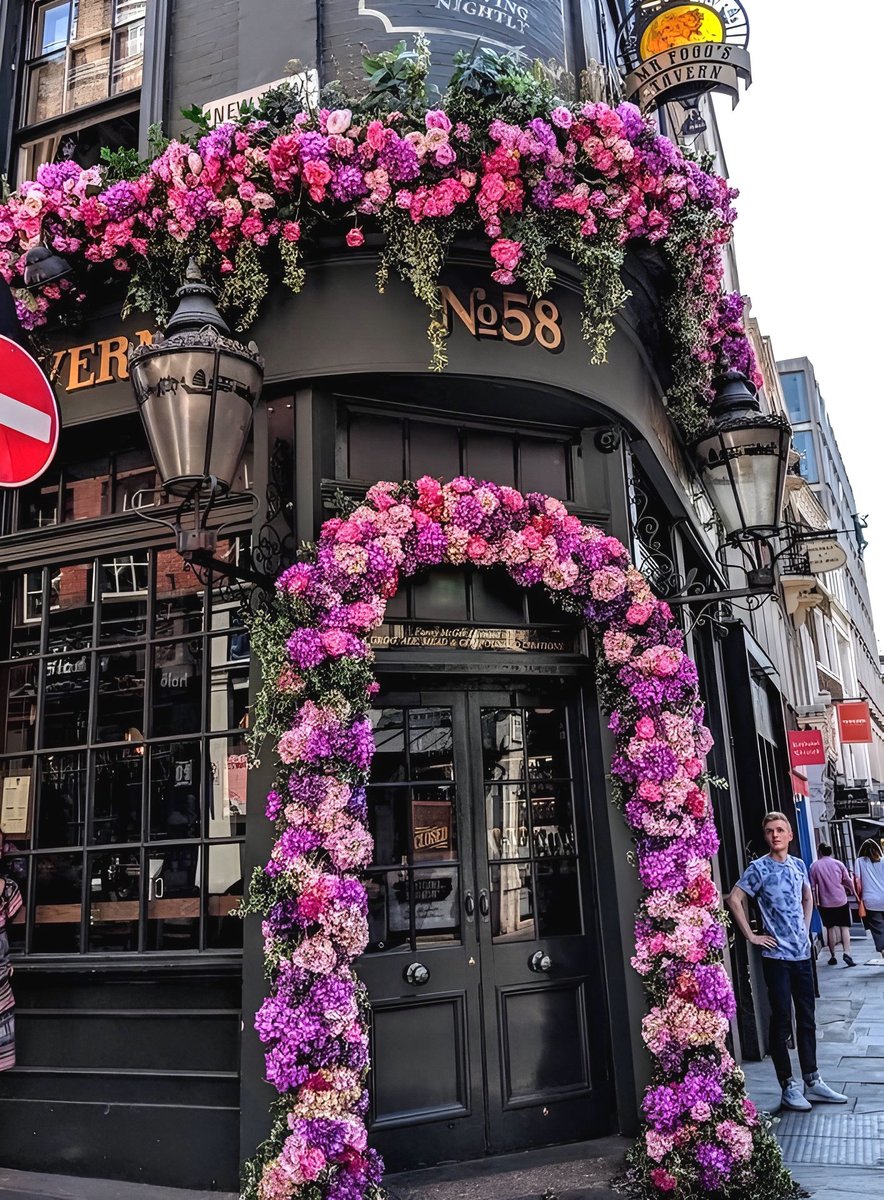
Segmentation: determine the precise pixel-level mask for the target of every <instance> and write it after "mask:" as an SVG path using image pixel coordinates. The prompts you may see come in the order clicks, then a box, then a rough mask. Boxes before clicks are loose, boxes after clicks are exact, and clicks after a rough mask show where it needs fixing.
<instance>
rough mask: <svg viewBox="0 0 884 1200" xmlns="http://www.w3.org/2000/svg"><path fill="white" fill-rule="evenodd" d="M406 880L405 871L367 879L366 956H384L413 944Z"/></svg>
mask: <svg viewBox="0 0 884 1200" xmlns="http://www.w3.org/2000/svg"><path fill="white" fill-rule="evenodd" d="M407 879H408V876H407V873H406V872H405V871H372V872H371V874H370V875H369V876H368V878H367V879H366V881H365V891H366V894H367V896H368V946H367V948H366V953H367V954H382V953H383V952H384V951H385V950H397V949H399V948H400V947H402V946H407V945H409V944H410V941H411V935H410V932H409V922H408V904H407V898H408V882H407ZM403 904H404V907H403Z"/></svg>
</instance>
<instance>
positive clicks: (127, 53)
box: [18, 0, 147, 181]
mask: <svg viewBox="0 0 884 1200" xmlns="http://www.w3.org/2000/svg"><path fill="white" fill-rule="evenodd" d="M146 7H147V5H146V0H43V2H42V3H36V4H34V5H33V6H32V8H31V19H30V29H29V31H28V39H27V49H26V59H25V67H24V81H23V86H22V101H21V105H22V107H21V113H20V120H19V129H20V135H19V161H18V178H19V181H24V180H28V179H33V178H34V175H35V173H36V170H37V167H39V166H40V164H41V163H44V162H63V161H66V160H72V161H74V162H76V163H78V165H80V166H83V167H90V166H93V165H95V164H96V163H97V162H99V161H100V157H101V148H102V147H103V146H107V147H109V148H110V149H119V148H121V147H125V148H133V147H135V146H136V145H137V142H138V89H139V88H140V87H141V76H142V65H143V60H144V16H145V11H146Z"/></svg>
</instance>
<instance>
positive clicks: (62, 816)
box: [37, 750, 87, 848]
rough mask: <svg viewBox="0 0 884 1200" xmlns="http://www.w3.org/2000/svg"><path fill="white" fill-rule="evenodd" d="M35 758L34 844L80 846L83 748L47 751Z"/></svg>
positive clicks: (83, 808) (83, 811) (83, 804)
mask: <svg viewBox="0 0 884 1200" xmlns="http://www.w3.org/2000/svg"><path fill="white" fill-rule="evenodd" d="M37 761H38V764H39V765H38V775H37V778H38V781H39V787H40V817H39V825H38V828H37V845H38V846H45V847H47V848H49V847H52V846H81V845H82V844H83V834H84V833H85V831H86V778H87V776H86V751H85V750H77V751H74V752H73V753H71V754H47V755H45V756H43V757H41V758H39V759H38V760H37Z"/></svg>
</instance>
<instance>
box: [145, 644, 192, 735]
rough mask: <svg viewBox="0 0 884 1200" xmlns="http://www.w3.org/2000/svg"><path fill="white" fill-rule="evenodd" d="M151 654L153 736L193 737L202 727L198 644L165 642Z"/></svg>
mask: <svg viewBox="0 0 884 1200" xmlns="http://www.w3.org/2000/svg"><path fill="white" fill-rule="evenodd" d="M153 654H154V665H153V694H152V696H151V714H150V715H151V721H152V724H153V733H154V734H155V735H158V736H163V735H164V734H175V733H196V732H197V730H199V729H200V727H201V723H202V698H203V696H202V693H203V664H202V642H201V641H200V639H198V638H196V639H193V638H192V639H191V640H189V641H186V642H169V643H168V644H163V645H160V646H155V647H154V652H153Z"/></svg>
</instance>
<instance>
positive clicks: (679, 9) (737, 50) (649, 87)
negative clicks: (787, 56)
mask: <svg viewBox="0 0 884 1200" xmlns="http://www.w3.org/2000/svg"><path fill="white" fill-rule="evenodd" d="M748 44H749V20H748V17H747V16H746V10H745V9H744V8H743V6H742V4H741V3H739V0H707V3H705V4H684V3H682V2H680V0H656V2H651V3H648V0H635V3H633V5H632V7H631V9H630V11H629V13H628V15H627V17H626V19H625V20H624V22H623V23H622V25H621V26H620V29H619V31H618V34H617V56H618V62H619V65H620V69H621V71H622V73H623V75H624V92H625V94H626V99H627V100H632V101H633V102H634V103H636V104H638V105H639V107H640V108H641V109H642V111H643V112H648V111H650V110H651V109H654V108H657V107H659V105H661V104H665V103H668V102H670V101H674V100H679V101H681V102H682V103H684V104H685V106H686V107H689V102H692V103H693V104H694V105H696V101H697V98H698V97H700V96H702V95H703V94H704V93H706V92H712V91H715V92H726V93H727V94H728V95H730V96H731V99H732V101H733V103H734V105H736V103H737V100H738V99H739V95H740V81H741V80H742V81H743V82H744V83H745V85H746V86H747V87H748V86H749V84H750V83H751V82H752V74H751V70H750V63H749V53H748V50H747V48H746V47H747V46H748Z"/></svg>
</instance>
